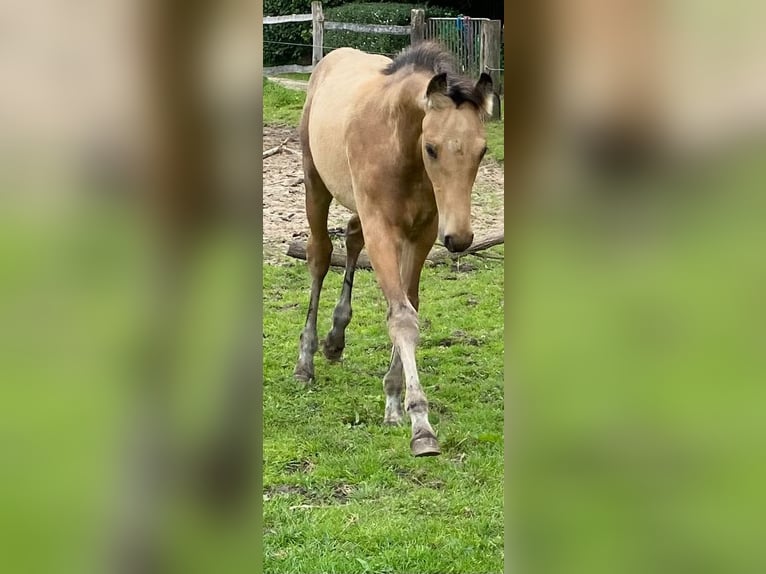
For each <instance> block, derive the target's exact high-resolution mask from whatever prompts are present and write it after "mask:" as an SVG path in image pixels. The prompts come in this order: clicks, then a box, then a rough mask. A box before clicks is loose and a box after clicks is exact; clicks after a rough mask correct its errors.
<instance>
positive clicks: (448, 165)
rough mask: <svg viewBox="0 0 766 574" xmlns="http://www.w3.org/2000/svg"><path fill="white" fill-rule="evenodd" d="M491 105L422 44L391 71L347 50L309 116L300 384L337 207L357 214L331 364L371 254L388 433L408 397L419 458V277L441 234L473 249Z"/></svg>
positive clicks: (320, 83) (427, 451)
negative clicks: (384, 331)
mask: <svg viewBox="0 0 766 574" xmlns="http://www.w3.org/2000/svg"><path fill="white" fill-rule="evenodd" d="M491 96H492V80H491V79H490V77H489V76H488V75H486V74H482V75H481V78H480V79H479V81H478V83H476V84H474V83H473V82H472V81H469V80H468V79H467V78H463V77H460V76H459V75H457V74H456V73H455V72H454V64H453V63H452V59H451V57H450V55H449V54H448V53H447V52H446V51H444V49H443V48H441V47H440V46H439V45H437V44H433V43H421V44H418V45H417V46H415V47H412V48H410V49H408V50H406V51H404V52H403V53H402V54H400V55H399V56H398V57H397V58H396V59H394V60H393V61H392V60H390V59H389V58H386V57H383V56H377V55H371V54H365V53H364V52H360V51H357V50H353V49H350V48H341V49H338V50H335V51H333V52H331V53H330V54H328V55H327V57H325V58H324V59H323V60H322V61H321V62H320V63H319V64H318V65H317V67H316V69H315V71H314V73H313V74H312V76H311V81H310V82H309V87H308V95H307V98H306V104H305V106H304V109H303V117H302V119H301V125H300V136H301V144H302V148H303V169H304V181H305V185H306V215H307V217H308V222H309V227H310V230H311V233H310V236H309V240H308V245H307V260H308V266H309V271H310V273H311V277H312V283H311V298H310V303H309V309H308V315H307V317H306V325H305V327H304V329H303V333H302V334H301V338H300V354H299V358H298V363H297V365H296V367H295V377H296V378H297V379H299V380H302V381H309V380H311V379H313V377H314V353H316V351H317V348H318V342H317V331H316V327H317V325H316V323H317V308H318V306H319V295H320V292H321V290H322V283H323V280H324V277H325V275H326V274H327V270H328V268H329V265H330V255H331V253H332V243H331V242H330V237H329V235H328V232H327V214H328V210H329V206H330V203H331V201H332V199H333V198H335V199H336V200H337V201H338V202H339V203H340V204H341V205H343V206H344V207H346V208H347V209H349V210H350V211H351V212H353V215H352V216H351V219H350V220H349V222H348V226H347V231H346V250H347V256H346V272H345V278H344V282H343V289H342V292H341V296H340V300H339V302H338V304H337V306H336V307H335V311H334V313H333V325H332V329H331V331H330V332H329V334H328V335H327V338H326V339H325V342H324V354H325V356H326V357H327V358H328V359H330V360H333V361H335V360H338V359H340V357H341V354H342V352H343V349H344V347H345V329H346V327H347V326H348V324H349V321H350V320H351V290H352V287H353V281H354V269H355V266H356V262H357V258H358V256H359V253H360V252H361V250H362V248H363V247H364V246H365V245H366V246H367V251H368V253H369V257H370V261H371V263H372V266H373V268H374V270H375V275H376V277H377V280H378V283H379V284H380V287H381V289H382V291H383V294H384V295H385V297H386V300H387V302H388V316H387V319H388V332H389V336H390V338H391V342H392V344H393V349H392V354H391V364H390V367H389V369H388V372H387V373H386V375H385V377H384V379H383V388H384V391H385V394H386V408H385V416H384V419H383V422H384V423H387V424H394V425H398V424H400V423H401V422H402V417H403V413H402V405H401V394H402V389H403V386H404V388H405V400H404V407H405V410H406V411H407V413H408V414H409V417H410V421H411V424H412V440H411V443H410V446H411V450H412V454H413V455H415V456H429V455H438V454H440V450H439V443H438V442H437V440H436V436H435V434H434V431H433V428H432V427H431V424H430V423H429V421H428V401H427V399H426V396H425V393H424V392H423V389H422V388H421V385H420V380H419V377H418V370H417V365H416V362H415V348H416V346H417V343H418V337H419V333H418V330H419V327H418V311H417V310H418V303H419V295H418V287H419V283H420V273H421V270H422V268H423V263H424V262H425V259H426V256H427V255H428V252H429V251H430V249H431V247H432V246H433V244H434V241H435V240H436V238H437V235H438V236H439V237H440V239H441V240H442V241H443V242H444V245H445V246H446V247H447V249H449V250H450V251H452V252H459V251H463V250H465V249H466V248H468V247H469V246H470V245H471V242H472V241H473V232H472V230H471V192H472V189H473V183H474V180H475V178H476V172H477V170H478V167H479V163H480V162H481V159H482V157H483V156H484V153H485V152H486V149H487V147H486V139H485V135H484V126H483V119H484V114H487V113H489V112H491V106H492V100H491Z"/></svg>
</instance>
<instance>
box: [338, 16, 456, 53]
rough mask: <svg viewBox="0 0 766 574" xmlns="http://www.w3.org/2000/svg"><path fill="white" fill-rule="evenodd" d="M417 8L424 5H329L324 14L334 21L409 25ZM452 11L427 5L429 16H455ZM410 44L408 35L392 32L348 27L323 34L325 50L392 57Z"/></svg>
mask: <svg viewBox="0 0 766 574" xmlns="http://www.w3.org/2000/svg"><path fill="white" fill-rule="evenodd" d="M414 8H422V6H416V5H412V4H397V3H363V4H344V5H342V6H337V7H335V8H329V9H327V10H325V11H324V13H325V19H327V20H332V21H334V22H353V23H356V24H381V25H387V26H407V25H408V24H409V23H410V13H411V11H412V10H413V9H414ZM453 14H454V12H453V11H452V10H450V9H449V8H426V16H427V17H439V16H452V15H453ZM409 43H410V38H409V36H394V35H392V34H366V33H361V32H347V31H345V30H327V31H325V34H324V44H325V53H326V52H329V51H331V50H333V49H334V48H340V47H342V46H349V47H351V48H357V49H359V50H364V51H365V52H370V53H374V54H384V55H386V56H393V55H395V54H397V53H398V52H399V51H401V50H402V49H403V48H405V47H406V46H408V45H409Z"/></svg>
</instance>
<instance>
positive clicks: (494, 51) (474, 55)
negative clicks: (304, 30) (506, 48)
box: [263, 0, 503, 91]
mask: <svg viewBox="0 0 766 574" xmlns="http://www.w3.org/2000/svg"><path fill="white" fill-rule="evenodd" d="M290 22H311V36H312V45H311V47H312V57H311V65H310V66H301V65H298V64H288V65H286V66H272V67H268V68H264V70H263V73H264V74H265V75H266V76H275V75H278V74H285V73H291V72H300V73H310V72H311V71H312V70H313V69H314V66H316V65H317V64H318V63H319V60H321V59H322V58H323V57H324V48H325V46H324V31H325V30H343V31H347V32H361V33H365V34H393V35H397V36H407V35H409V36H410V43H411V44H417V43H418V42H421V41H423V40H425V39H428V38H434V39H438V40H441V41H442V42H443V43H444V44H445V45H446V46H447V47H448V48H449V49H450V50H451V51H452V52H453V54H455V56H456V58H457V59H458V62H459V63H460V66H461V68H462V71H463V72H464V73H466V74H469V75H472V76H476V75H478V74H479V73H481V72H487V73H488V74H489V75H490V76H492V80H493V83H494V84H495V86H497V88H499V89H500V90H501V91H502V72H503V70H502V68H501V67H500V50H501V45H502V28H501V24H500V21H499V20H489V19H487V18H468V17H458V18H428V19H426V18H425V11H424V10H422V9H414V10H412V11H411V12H410V25H409V26H387V25H383V24H357V23H352V22H333V21H329V20H325V18H324V14H323V13H322V3H321V2H319V1H316V0H315V1H314V2H312V3H311V14H290V15H286V16H265V17H264V18H263V24H264V25H274V24H286V23H290Z"/></svg>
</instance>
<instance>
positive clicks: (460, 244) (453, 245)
mask: <svg viewBox="0 0 766 574" xmlns="http://www.w3.org/2000/svg"><path fill="white" fill-rule="evenodd" d="M471 243H473V233H469V234H467V235H459V234H448V235H445V236H444V246H445V247H446V248H447V249H448V250H449V251H450V253H460V252H461V251H465V250H466V249H468V248H469V247H470V246H471Z"/></svg>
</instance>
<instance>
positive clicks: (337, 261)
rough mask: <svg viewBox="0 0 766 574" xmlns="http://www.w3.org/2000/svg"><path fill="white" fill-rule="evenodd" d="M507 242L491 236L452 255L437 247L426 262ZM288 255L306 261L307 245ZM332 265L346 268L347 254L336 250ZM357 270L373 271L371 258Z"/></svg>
mask: <svg viewBox="0 0 766 574" xmlns="http://www.w3.org/2000/svg"><path fill="white" fill-rule="evenodd" d="M504 241H505V235H504V234H503V233H500V234H496V235H491V236H489V237H485V238H483V239H480V240H478V241H475V242H474V243H473V244H472V245H471V247H469V248H468V249H466V250H465V251H461V252H460V253H450V252H449V251H447V250H446V249H444V248H443V247H436V246H434V248H433V249H432V250H431V253H429V254H428V257H427V258H426V261H430V262H431V263H443V262H445V261H449V260H453V261H454V260H455V259H458V258H459V257H463V256H465V255H473V254H476V253H478V252H479V251H484V250H485V249H489V248H490V247H494V246H495V245H501V244H502V243H504ZM287 255H288V256H289V257H294V258H295V259H302V260H304V261H305V260H306V243H305V242H304V241H293V242H292V243H290V245H289V247H288V248H287ZM330 265H332V266H333V267H345V266H346V252H345V251H344V250H343V249H336V250H334V251H333V253H332V257H331V258H330ZM356 268H357V269H372V264H371V263H370V258H369V257H367V255H366V254H365V253H362V254H361V255H359V260H358V261H357V263H356Z"/></svg>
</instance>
